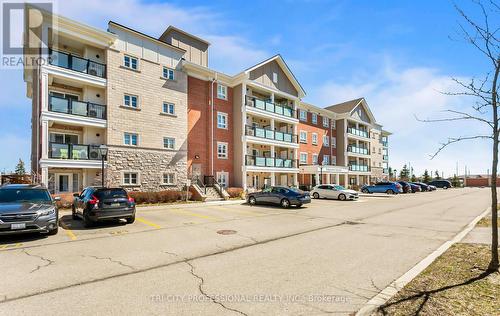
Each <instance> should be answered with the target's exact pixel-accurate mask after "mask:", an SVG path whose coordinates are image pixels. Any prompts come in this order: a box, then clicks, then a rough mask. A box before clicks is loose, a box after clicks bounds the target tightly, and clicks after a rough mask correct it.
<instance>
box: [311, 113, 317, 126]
mask: <svg viewBox="0 0 500 316" xmlns="http://www.w3.org/2000/svg"><path fill="white" fill-rule="evenodd" d="M311 121H312V123H313V124H318V114H316V113H313V114H312V118H311Z"/></svg>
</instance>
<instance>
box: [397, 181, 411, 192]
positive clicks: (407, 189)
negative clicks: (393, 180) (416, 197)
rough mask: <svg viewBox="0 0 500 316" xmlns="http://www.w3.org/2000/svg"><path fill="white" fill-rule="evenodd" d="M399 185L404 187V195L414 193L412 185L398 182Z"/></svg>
mask: <svg viewBox="0 0 500 316" xmlns="http://www.w3.org/2000/svg"><path fill="white" fill-rule="evenodd" d="M398 183H399V184H401V186H402V187H403V193H411V192H412V189H411V185H410V184H409V183H408V182H406V181H398Z"/></svg>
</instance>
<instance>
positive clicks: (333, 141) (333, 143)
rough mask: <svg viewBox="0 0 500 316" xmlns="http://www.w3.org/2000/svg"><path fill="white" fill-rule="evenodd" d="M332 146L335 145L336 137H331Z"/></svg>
mask: <svg viewBox="0 0 500 316" xmlns="http://www.w3.org/2000/svg"><path fill="white" fill-rule="evenodd" d="M332 147H333V148H335V147H337V137H332Z"/></svg>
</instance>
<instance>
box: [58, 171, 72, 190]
mask: <svg viewBox="0 0 500 316" xmlns="http://www.w3.org/2000/svg"><path fill="white" fill-rule="evenodd" d="M69 177H70V175H68V174H59V175H57V180H58V181H57V191H58V193H64V192H70V182H69Z"/></svg>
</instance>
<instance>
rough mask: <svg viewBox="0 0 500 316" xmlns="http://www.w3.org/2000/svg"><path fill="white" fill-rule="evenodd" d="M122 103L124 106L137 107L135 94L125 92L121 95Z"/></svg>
mask: <svg viewBox="0 0 500 316" xmlns="http://www.w3.org/2000/svg"><path fill="white" fill-rule="evenodd" d="M123 105H124V106H126V107H130V108H134V109H137V96H136V95H130V94H125V96H124V97H123Z"/></svg>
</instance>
